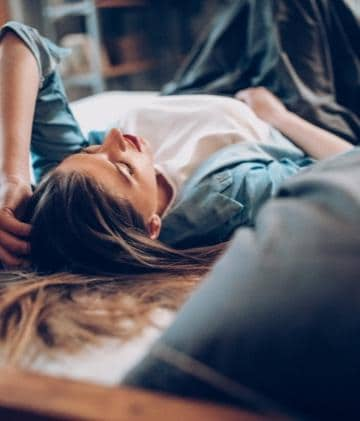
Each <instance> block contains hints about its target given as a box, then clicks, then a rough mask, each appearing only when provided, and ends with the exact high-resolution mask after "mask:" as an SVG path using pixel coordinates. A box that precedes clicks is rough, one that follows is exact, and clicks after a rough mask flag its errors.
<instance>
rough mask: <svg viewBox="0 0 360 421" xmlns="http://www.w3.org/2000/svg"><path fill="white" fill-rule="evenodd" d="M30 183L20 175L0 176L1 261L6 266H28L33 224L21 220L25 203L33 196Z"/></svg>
mask: <svg viewBox="0 0 360 421" xmlns="http://www.w3.org/2000/svg"><path fill="white" fill-rule="evenodd" d="M31 195H32V191H31V187H30V185H29V184H28V183H26V182H24V181H22V180H21V179H19V178H18V177H6V176H3V175H2V176H0V262H1V263H2V264H3V265H4V266H5V267H6V268H15V267H20V266H26V264H27V263H28V261H27V256H28V254H29V251H30V245H29V242H28V241H27V239H28V236H29V234H30V230H31V225H29V224H25V223H24V222H21V221H20V220H19V219H18V218H20V217H21V216H22V213H23V211H24V205H25V204H26V202H27V200H28V199H29V198H30V197H31Z"/></svg>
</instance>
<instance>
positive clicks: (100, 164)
mask: <svg viewBox="0 0 360 421" xmlns="http://www.w3.org/2000/svg"><path fill="white" fill-rule="evenodd" d="M58 168H59V169H61V171H74V170H76V171H84V172H87V173H88V174H91V176H92V177H93V178H95V179H96V180H97V181H98V182H99V183H100V184H101V185H102V186H103V187H104V188H105V189H106V190H107V191H108V192H109V193H110V194H113V195H115V196H118V197H121V198H125V199H127V200H128V201H129V202H130V203H131V204H132V205H133V207H134V208H135V209H136V210H137V211H138V212H139V213H140V214H141V215H142V216H143V217H144V218H145V220H148V219H149V218H150V217H151V216H152V215H153V214H154V213H156V211H157V197H158V196H157V182H156V173H155V169H154V162H153V154H152V151H151V148H150V145H149V144H148V142H147V141H145V140H144V139H142V138H140V137H137V136H133V135H128V134H122V132H121V131H120V130H119V129H111V130H110V131H109V133H108V134H107V136H106V138H105V140H104V143H103V144H102V145H94V146H89V147H88V148H85V149H83V150H82V151H81V152H80V153H78V154H74V155H71V156H69V157H68V158H66V159H65V160H64V161H63V162H62V163H61V164H60V165H59V167H58Z"/></svg>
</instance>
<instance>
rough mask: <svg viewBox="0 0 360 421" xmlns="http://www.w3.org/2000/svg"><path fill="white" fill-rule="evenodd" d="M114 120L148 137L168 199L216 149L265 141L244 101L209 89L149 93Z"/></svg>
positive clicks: (262, 126)
mask: <svg viewBox="0 0 360 421" xmlns="http://www.w3.org/2000/svg"><path fill="white" fill-rule="evenodd" d="M117 126H118V127H119V128H120V129H121V130H122V131H123V132H124V133H129V134H134V135H137V136H141V137H143V138H145V139H147V140H148V141H149V142H150V144H151V145H152V148H153V151H154V158H155V164H156V169H157V170H158V171H159V172H160V173H162V174H163V175H164V176H165V178H166V179H167V181H168V182H169V184H170V185H171V186H172V189H173V200H174V198H175V197H176V194H177V192H178V191H179V189H180V188H181V186H182V185H183V183H184V182H185V181H186V180H187V179H188V178H189V177H190V176H191V175H192V173H193V172H194V170H196V169H197V168H198V167H199V166H200V165H201V164H202V163H203V162H204V161H205V160H206V159H208V158H209V157H210V156H211V155H212V154H213V153H215V152H216V151H218V150H219V149H221V148H223V147H225V146H228V145H231V144H235V143H240V142H243V141H254V142H262V143H267V142H270V141H271V135H270V126H269V125H268V124H267V123H265V122H263V121H262V120H260V119H259V118H258V117H257V116H256V115H255V113H254V112H253V111H252V110H251V109H250V108H249V107H248V106H247V105H246V104H244V103H243V102H241V101H239V100H235V99H232V98H228V97H222V96H215V95H183V96H182V95H181V96H169V97H155V98H153V99H152V100H151V101H146V102H145V103H144V105H140V104H139V103H137V104H136V105H135V106H133V107H132V106H131V105H130V107H129V108H128V109H127V110H126V111H122V113H121V117H120V119H119V121H118V123H117ZM173 200H172V201H171V203H170V207H171V204H172V203H173Z"/></svg>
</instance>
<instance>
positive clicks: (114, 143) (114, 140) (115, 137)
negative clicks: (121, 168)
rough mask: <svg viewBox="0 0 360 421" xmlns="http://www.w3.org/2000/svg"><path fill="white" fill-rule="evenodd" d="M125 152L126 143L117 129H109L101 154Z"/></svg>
mask: <svg viewBox="0 0 360 421" xmlns="http://www.w3.org/2000/svg"><path fill="white" fill-rule="evenodd" d="M119 149H120V150H121V151H122V152H125V151H126V141H125V139H124V136H123V134H122V132H121V130H119V129H111V130H110V131H109V133H108V134H107V135H106V137H105V140H104V143H103V147H102V150H103V152H111V151H112V150H117V151H118V150H119Z"/></svg>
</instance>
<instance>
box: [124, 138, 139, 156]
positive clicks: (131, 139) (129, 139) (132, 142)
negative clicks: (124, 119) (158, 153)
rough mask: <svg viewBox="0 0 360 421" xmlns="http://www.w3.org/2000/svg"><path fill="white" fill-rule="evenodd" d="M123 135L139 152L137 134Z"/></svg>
mask: <svg viewBox="0 0 360 421" xmlns="http://www.w3.org/2000/svg"><path fill="white" fill-rule="evenodd" d="M123 136H124V138H125V139H126V140H127V141H128V142H129V143H130V144H131V145H132V146H134V147H135V148H136V149H137V150H138V151H139V152H141V141H140V139H139V138H138V137H137V136H133V135H131V134H124V135H123Z"/></svg>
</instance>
